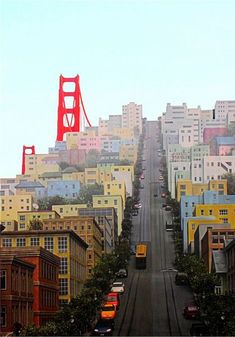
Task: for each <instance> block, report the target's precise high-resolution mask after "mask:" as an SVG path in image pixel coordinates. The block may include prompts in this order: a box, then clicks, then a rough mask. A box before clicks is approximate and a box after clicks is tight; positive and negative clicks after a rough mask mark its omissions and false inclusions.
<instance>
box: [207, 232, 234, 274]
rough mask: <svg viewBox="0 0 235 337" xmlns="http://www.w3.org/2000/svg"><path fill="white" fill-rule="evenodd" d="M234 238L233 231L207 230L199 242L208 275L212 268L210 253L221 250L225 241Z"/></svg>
mask: <svg viewBox="0 0 235 337" xmlns="http://www.w3.org/2000/svg"><path fill="white" fill-rule="evenodd" d="M234 238H235V229H228V228H214V229H213V228H208V229H207V232H206V233H205V235H204V236H203V238H202V240H201V252H202V255H201V256H202V259H203V260H204V263H205V264H206V266H207V270H208V272H209V273H210V272H211V267H212V251H213V250H221V249H223V248H224V243H225V241H227V240H232V239H234Z"/></svg>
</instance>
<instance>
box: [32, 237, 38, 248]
mask: <svg viewBox="0 0 235 337" xmlns="http://www.w3.org/2000/svg"><path fill="white" fill-rule="evenodd" d="M30 245H31V246H39V238H35V237H33V238H30Z"/></svg>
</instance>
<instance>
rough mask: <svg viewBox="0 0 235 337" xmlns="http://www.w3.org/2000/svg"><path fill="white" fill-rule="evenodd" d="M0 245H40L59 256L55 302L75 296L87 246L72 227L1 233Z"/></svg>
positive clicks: (83, 273)
mask: <svg viewBox="0 0 235 337" xmlns="http://www.w3.org/2000/svg"><path fill="white" fill-rule="evenodd" d="M0 247H12V248H17V249H18V248H19V247H23V248H25V247H43V248H45V249H46V250H49V251H50V252H51V253H53V254H54V255H56V256H58V257H59V258H60V271H59V285H60V290H59V303H60V305H63V304H66V303H68V302H69V301H70V300H71V299H72V298H73V297H76V296H77V295H78V294H79V293H80V291H81V288H82V286H83V284H84V282H85V280H86V249H87V248H88V245H87V244H86V243H85V242H84V241H83V240H82V239H81V238H80V237H79V236H78V235H77V234H76V233H75V232H74V231H73V230H69V229H66V230H63V229H59V230H54V229H53V230H49V229H48V228H46V227H45V230H38V231H35V230H31V231H20V232H7V231H3V232H1V236H0Z"/></svg>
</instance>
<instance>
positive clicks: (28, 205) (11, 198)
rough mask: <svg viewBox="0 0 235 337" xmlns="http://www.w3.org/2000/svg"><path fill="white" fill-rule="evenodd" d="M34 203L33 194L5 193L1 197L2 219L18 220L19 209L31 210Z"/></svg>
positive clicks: (0, 218) (0, 215)
mask: <svg viewBox="0 0 235 337" xmlns="http://www.w3.org/2000/svg"><path fill="white" fill-rule="evenodd" d="M32 204H33V197H32V195H28V194H26V195H5V196H1V197H0V205H1V212H0V221H1V222H9V221H13V220H15V221H17V219H18V215H17V212H19V211H31V210H32Z"/></svg>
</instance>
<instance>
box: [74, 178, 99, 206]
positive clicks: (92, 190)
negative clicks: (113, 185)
mask: <svg viewBox="0 0 235 337" xmlns="http://www.w3.org/2000/svg"><path fill="white" fill-rule="evenodd" d="M103 194H104V186H103V185H99V184H97V183H95V184H92V185H82V187H81V190H80V193H79V199H80V200H81V202H82V203H84V204H91V203H92V196H93V195H103Z"/></svg>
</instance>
